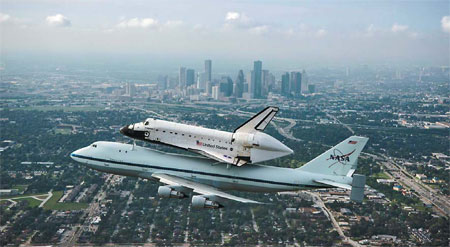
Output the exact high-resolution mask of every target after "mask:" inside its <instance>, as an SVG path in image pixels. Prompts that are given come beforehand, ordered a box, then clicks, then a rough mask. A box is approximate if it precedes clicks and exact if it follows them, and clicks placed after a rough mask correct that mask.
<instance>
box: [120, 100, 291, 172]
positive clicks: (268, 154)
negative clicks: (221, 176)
mask: <svg viewBox="0 0 450 247" xmlns="http://www.w3.org/2000/svg"><path fill="white" fill-rule="evenodd" d="M277 112H278V108H276V107H267V108H266V109H264V110H263V111H261V112H259V113H258V114H256V115H255V116H254V117H253V118H251V119H249V120H248V121H247V122H245V123H244V124H242V125H241V126H240V127H239V128H237V129H236V130H235V131H234V132H226V131H220V130H215V129H209V128H203V127H198V126H192V125H186V124H180V123H174V122H169V121H164V120H157V119H152V118H148V119H146V120H145V121H144V122H139V123H135V124H130V125H127V126H125V127H123V128H121V129H120V133H122V134H124V135H126V136H129V137H131V138H134V139H138V140H144V141H148V142H152V143H160V144H166V145H170V146H174V147H178V148H182V149H185V150H188V151H192V152H195V153H199V154H201V155H204V156H206V157H208V158H211V159H214V160H217V161H220V162H225V163H228V164H233V165H237V166H242V165H244V164H246V163H258V162H262V161H267V160H271V159H275V158H279V157H282V156H285V155H288V154H291V153H293V151H292V150H291V149H290V148H288V147H287V146H285V145H284V144H283V143H281V142H280V141H278V140H277V139H275V138H273V137H272V136H270V135H267V134H265V133H263V132H262V131H263V130H264V129H265V128H266V126H267V125H268V124H269V122H270V121H271V120H272V118H273V117H274V116H275V114H276V113H277Z"/></svg>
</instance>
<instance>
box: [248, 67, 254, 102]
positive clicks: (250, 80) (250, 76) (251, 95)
mask: <svg viewBox="0 0 450 247" xmlns="http://www.w3.org/2000/svg"><path fill="white" fill-rule="evenodd" d="M253 92H255V73H254V72H253V70H251V71H250V72H248V73H247V92H246V93H247V99H253V98H254V97H255V95H254V93H253Z"/></svg>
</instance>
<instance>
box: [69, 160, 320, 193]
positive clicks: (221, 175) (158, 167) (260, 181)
mask: <svg viewBox="0 0 450 247" xmlns="http://www.w3.org/2000/svg"><path fill="white" fill-rule="evenodd" d="M71 155H72V156H73V157H77V158H81V159H87V160H93V161H99V162H107V163H114V164H118V165H127V166H134V167H142V168H152V169H159V170H167V171H175V172H184V173H188V174H199V175H206V176H213V177H223V178H230V179H240V180H246V181H252V182H259V183H267V184H276V185H284V186H292V187H298V188H299V189H300V188H301V187H309V188H324V187H325V186H320V185H319V186H315V185H300V184H292V183H285V182H278V181H270V180H262V179H256V178H247V177H236V176H231V175H224V174H217V173H209V172H201V171H192V170H185V169H179V168H171V167H161V166H153V165H144V164H136V163H130V162H123V161H115V160H106V159H99V158H94V157H88V156H84V155H79V154H71Z"/></svg>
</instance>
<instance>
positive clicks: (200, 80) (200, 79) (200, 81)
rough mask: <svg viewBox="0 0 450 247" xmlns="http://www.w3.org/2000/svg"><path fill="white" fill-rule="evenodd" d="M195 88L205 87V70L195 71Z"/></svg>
mask: <svg viewBox="0 0 450 247" xmlns="http://www.w3.org/2000/svg"><path fill="white" fill-rule="evenodd" d="M197 88H198V89H200V90H205V89H206V74H205V72H201V73H200V72H198V73H197Z"/></svg>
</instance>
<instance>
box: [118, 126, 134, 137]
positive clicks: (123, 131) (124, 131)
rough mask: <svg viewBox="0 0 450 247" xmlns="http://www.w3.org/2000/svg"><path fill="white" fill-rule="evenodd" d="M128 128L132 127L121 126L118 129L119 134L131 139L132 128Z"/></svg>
mask: <svg viewBox="0 0 450 247" xmlns="http://www.w3.org/2000/svg"><path fill="white" fill-rule="evenodd" d="M130 127H132V126H131V125H125V126H123V127H122V128H120V133H121V134H122V135H126V136H129V137H131V136H132V135H133V128H130Z"/></svg>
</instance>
